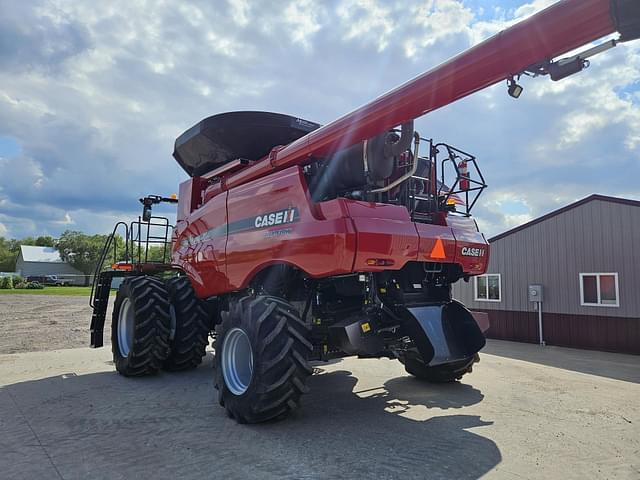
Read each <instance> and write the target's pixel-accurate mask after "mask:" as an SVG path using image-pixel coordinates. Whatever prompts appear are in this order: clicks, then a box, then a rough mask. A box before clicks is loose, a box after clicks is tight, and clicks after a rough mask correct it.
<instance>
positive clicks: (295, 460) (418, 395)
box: [0, 359, 501, 479]
mask: <svg viewBox="0 0 640 480" xmlns="http://www.w3.org/2000/svg"><path fill="white" fill-rule="evenodd" d="M207 363H209V365H205V366H203V367H200V368H198V369H196V370H194V371H190V372H185V373H181V374H161V375H158V376H156V377H150V378H140V379H130V378H124V377H122V376H120V375H117V374H116V373H115V372H103V373H95V374H89V375H81V376H74V375H73V374H71V375H61V376H55V377H50V378H45V379H42V380H36V381H29V382H23V383H17V384H13V385H9V386H6V387H3V388H0V412H2V414H1V417H0V420H1V421H0V471H1V472H3V473H2V476H3V478H35V477H40V478H65V479H73V478H78V479H80V478H151V477H153V478H156V479H160V478H172V479H173V478H183V479H189V478H198V479H201V478H225V479H234V478H238V479H240V478H242V479H244V478H261V479H262V478H274V479H281V478H296V479H297V478H434V479H436V478H456V479H477V478H480V477H481V476H483V475H484V474H486V473H487V472H488V471H490V470H491V469H493V468H494V467H495V466H496V465H497V464H498V463H500V461H501V454H500V451H499V450H498V448H497V446H496V444H495V443H494V442H493V441H491V440H489V439H487V438H485V437H483V436H481V435H479V434H477V433H473V432H470V431H468V429H470V428H475V427H482V426H485V425H490V424H491V422H485V421H482V420H480V418H479V417H478V416H476V415H464V414H455V413H453V414H452V413H451V412H450V410H455V409H460V408H463V407H467V406H471V405H474V404H476V403H478V402H480V401H481V400H482V398H483V395H482V393H481V392H480V391H479V390H477V389H475V388H473V387H471V386H469V385H465V384H458V385H445V386H433V385H429V384H422V383H421V382H419V381H417V380H414V379H412V378H408V377H401V378H395V379H392V380H389V381H388V382H387V383H386V384H385V385H384V387H382V388H379V389H375V390H368V391H357V392H356V393H354V392H353V389H354V386H355V385H356V383H357V379H356V378H355V377H354V376H352V375H351V374H350V372H347V371H337V372H328V373H322V374H319V375H314V376H313V377H312V378H311V379H310V382H309V383H310V386H311V389H312V390H311V393H310V394H308V395H306V396H305V397H304V400H303V407H302V409H300V410H298V411H297V412H296V413H295V414H294V415H292V416H291V417H290V418H288V419H286V420H284V421H281V422H273V423H267V424H262V425H248V426H247V425H237V424H236V423H235V422H234V421H233V420H231V419H229V418H227V416H226V414H225V411H224V409H223V408H221V407H219V406H218V404H217V401H216V400H215V391H214V388H213V371H212V368H211V365H210V359H208V361H207Z"/></svg>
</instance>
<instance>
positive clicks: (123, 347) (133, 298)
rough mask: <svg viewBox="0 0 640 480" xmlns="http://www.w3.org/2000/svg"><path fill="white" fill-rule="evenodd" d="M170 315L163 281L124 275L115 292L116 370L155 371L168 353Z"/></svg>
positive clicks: (130, 373) (139, 373) (133, 373)
mask: <svg viewBox="0 0 640 480" xmlns="http://www.w3.org/2000/svg"><path fill="white" fill-rule="evenodd" d="M170 333H171V317H170V313H169V300H168V296H167V291H166V289H165V287H164V283H163V282H162V281H161V280H159V279H157V278H155V277H147V276H140V277H130V278H127V279H126V280H125V281H124V282H123V283H122V285H121V286H120V288H119V289H118V294H117V295H116V301H115V305H114V308H113V318H112V321H111V349H112V352H113V362H114V363H115V365H116V370H117V371H118V373H120V374H122V375H125V376H127V377H129V376H142V375H150V374H154V373H156V372H157V371H158V370H159V369H160V367H161V366H162V364H163V362H164V361H165V360H166V358H167V356H168V355H169V335H170Z"/></svg>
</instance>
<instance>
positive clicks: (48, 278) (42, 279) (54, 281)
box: [27, 275, 67, 287]
mask: <svg viewBox="0 0 640 480" xmlns="http://www.w3.org/2000/svg"><path fill="white" fill-rule="evenodd" d="M27 282H38V283H39V284H41V285H55V286H58V287H63V286H65V285H66V284H67V282H65V281H64V280H62V279H61V278H58V276H57V275H35V276H31V277H27Z"/></svg>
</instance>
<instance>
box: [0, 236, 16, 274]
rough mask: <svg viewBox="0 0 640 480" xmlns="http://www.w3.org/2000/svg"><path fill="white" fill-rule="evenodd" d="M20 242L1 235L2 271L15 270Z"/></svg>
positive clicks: (0, 262) (0, 265) (0, 256)
mask: <svg viewBox="0 0 640 480" xmlns="http://www.w3.org/2000/svg"><path fill="white" fill-rule="evenodd" d="M19 251H20V242H18V241H17V240H7V239H5V238H3V237H0V272H15V270H16V260H17V259H18V252H19Z"/></svg>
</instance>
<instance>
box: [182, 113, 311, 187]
mask: <svg viewBox="0 0 640 480" xmlns="http://www.w3.org/2000/svg"><path fill="white" fill-rule="evenodd" d="M319 127H320V125H319V124H317V123H314V122H309V121H307V120H303V119H301V118H296V117H292V116H289V115H283V114H281V113H269V112H228V113H221V114H219V115H214V116H212V117H209V118H205V119H204V120H202V121H201V122H200V123H198V124H196V125H194V126H193V127H191V128H190V129H189V130H187V131H186V132H184V133H183V134H182V135H180V136H179V137H178V138H177V139H176V143H175V148H174V152H173V156H174V158H175V159H176V160H177V161H178V163H179V164H180V165H181V166H182V168H184V170H185V171H186V172H187V173H188V174H189V175H190V176H197V175H203V174H205V173H207V172H209V171H211V170H213V169H215V168H218V167H220V166H221V165H223V164H225V163H227V162H230V161H231V160H235V159H237V158H245V159H248V160H259V159H261V158H263V157H265V156H266V155H268V154H269V152H270V151H271V149H272V148H273V147H275V146H278V145H287V144H289V143H291V142H293V141H294V140H297V139H299V138H301V137H303V136H305V135H306V134H307V133H309V132H312V131H313V130H315V129H317V128H319Z"/></svg>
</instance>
